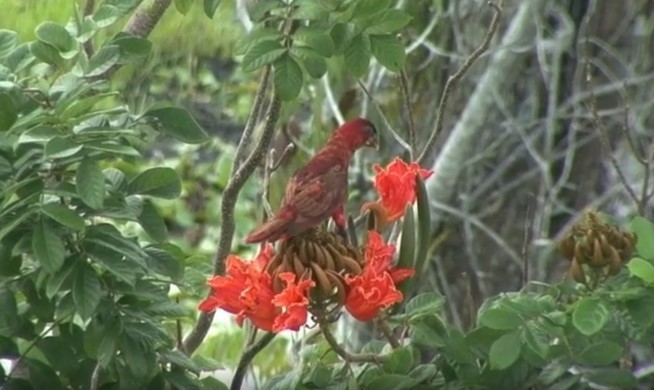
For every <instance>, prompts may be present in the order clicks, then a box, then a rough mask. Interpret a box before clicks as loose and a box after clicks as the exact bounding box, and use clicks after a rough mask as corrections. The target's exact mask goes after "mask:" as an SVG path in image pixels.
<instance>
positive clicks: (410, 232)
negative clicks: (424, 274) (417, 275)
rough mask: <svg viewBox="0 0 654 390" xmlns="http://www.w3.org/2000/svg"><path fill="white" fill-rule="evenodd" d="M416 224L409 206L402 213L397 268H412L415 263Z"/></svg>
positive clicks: (411, 208)
mask: <svg viewBox="0 0 654 390" xmlns="http://www.w3.org/2000/svg"><path fill="white" fill-rule="evenodd" d="M415 230H416V223H415V219H414V217H413V207H412V206H411V205H410V204H409V205H407V206H406V209H405V212H404V223H403V224H402V241H401V242H400V252H399V257H398V260H397V266H398V267H399V268H412V267H413V265H414V263H415V253H416V252H415V250H416V234H415Z"/></svg>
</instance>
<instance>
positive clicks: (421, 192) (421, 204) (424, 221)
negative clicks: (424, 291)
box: [412, 175, 431, 276]
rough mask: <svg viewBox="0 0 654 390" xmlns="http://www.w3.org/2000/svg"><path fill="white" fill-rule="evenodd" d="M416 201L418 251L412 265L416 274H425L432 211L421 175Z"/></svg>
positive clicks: (417, 178)
mask: <svg viewBox="0 0 654 390" xmlns="http://www.w3.org/2000/svg"><path fill="white" fill-rule="evenodd" d="M416 203H417V204H418V241H417V242H416V245H417V246H418V253H417V254H416V262H415V264H414V265H413V266H412V268H413V269H415V270H416V275H418V276H420V275H423V273H424V272H425V271H426V270H425V265H426V264H427V252H428V250H429V244H430V237H431V211H430V209H429V196H428V195H427V188H426V187H425V182H424V180H422V177H421V176H420V175H416Z"/></svg>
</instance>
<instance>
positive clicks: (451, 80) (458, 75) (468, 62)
mask: <svg viewBox="0 0 654 390" xmlns="http://www.w3.org/2000/svg"><path fill="white" fill-rule="evenodd" d="M488 4H489V5H490V6H491V8H492V9H493V11H494V12H495V14H494V15H493V19H492V20H491V23H490V26H489V27H488V31H487V32H486V36H484V40H483V41H482V42H481V45H479V47H478V48H477V49H475V50H474V51H473V52H472V53H471V54H470V56H468V58H466V59H465V61H463V64H462V65H461V67H460V68H459V70H457V71H456V72H455V73H454V74H453V75H451V76H450V77H448V78H447V82H446V83H445V87H444V88H443V93H442V94H441V98H440V101H439V102H438V111H437V112H436V123H435V125H434V129H433V130H432V132H431V134H430V135H429V138H428V139H427V142H426V144H425V147H424V148H423V150H422V152H421V153H420V155H419V156H418V160H417V161H418V163H423V162H424V161H425V160H426V159H427V157H428V156H429V152H430V151H431V149H432V148H433V147H434V145H435V144H436V140H437V139H438V136H439V135H440V133H441V132H442V131H443V119H444V116H445V107H446V105H447V101H448V100H449V98H450V95H451V92H452V88H454V85H456V83H457V82H459V80H461V79H462V78H463V76H464V75H465V74H466V72H467V71H468V69H470V67H471V66H472V64H474V63H475V61H476V60H477V59H479V57H481V55H482V54H484V53H485V52H486V50H488V48H489V47H490V43H491V39H492V38H493V35H495V32H496V31H497V29H498V27H499V25H500V16H501V15H502V8H501V7H502V1H501V0H500V1H499V2H498V4H495V3H492V2H489V3H488Z"/></svg>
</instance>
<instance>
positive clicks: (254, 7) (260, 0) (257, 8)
mask: <svg viewBox="0 0 654 390" xmlns="http://www.w3.org/2000/svg"><path fill="white" fill-rule="evenodd" d="M283 6H284V3H283V2H282V1H281V0H257V1H255V2H252V3H250V7H248V13H249V14H250V19H252V21H253V22H260V21H261V20H263V18H264V17H265V16H266V14H267V13H268V11H272V10H274V9H278V8H281V7H283Z"/></svg>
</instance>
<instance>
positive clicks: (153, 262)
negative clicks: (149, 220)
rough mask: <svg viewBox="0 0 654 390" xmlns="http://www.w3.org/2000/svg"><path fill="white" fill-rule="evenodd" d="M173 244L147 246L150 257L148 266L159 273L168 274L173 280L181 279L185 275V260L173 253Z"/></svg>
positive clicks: (146, 250)
mask: <svg viewBox="0 0 654 390" xmlns="http://www.w3.org/2000/svg"><path fill="white" fill-rule="evenodd" d="M171 246H172V244H164V245H160V246H159V247H156V246H149V247H147V248H145V252H146V253H147V254H148V255H149V257H150V258H149V261H148V268H149V269H151V270H152V271H154V272H156V273H158V274H161V275H165V276H168V277H170V278H171V279H172V280H179V279H181V278H182V276H183V275H184V266H183V261H182V259H178V258H176V257H175V256H174V255H173V254H172V253H171V251H170V247H171Z"/></svg>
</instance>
